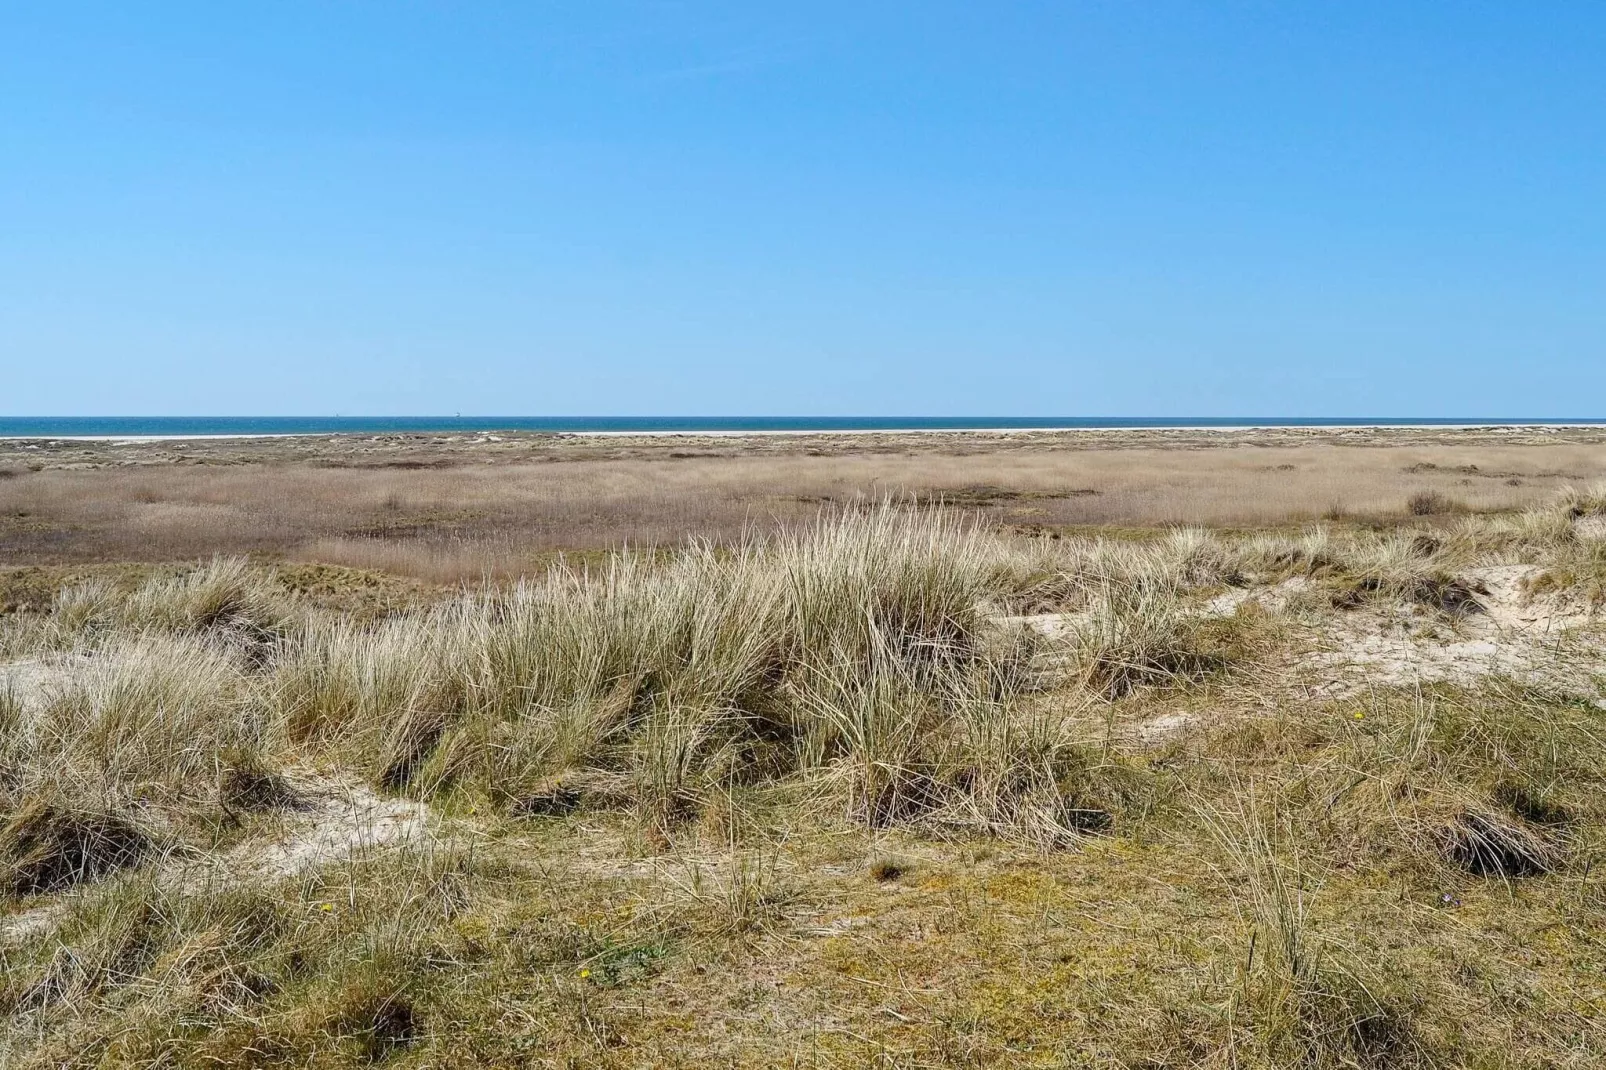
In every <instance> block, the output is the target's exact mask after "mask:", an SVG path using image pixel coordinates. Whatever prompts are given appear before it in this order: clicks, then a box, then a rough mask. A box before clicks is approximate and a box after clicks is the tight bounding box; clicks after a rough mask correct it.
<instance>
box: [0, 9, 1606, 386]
mask: <svg viewBox="0 0 1606 1070" xmlns="http://www.w3.org/2000/svg"><path fill="white" fill-rule="evenodd" d="M0 372H3V374H0V414H10V415H23V414H54V415H105V414H177V415H193V414H262V413H272V414H309V415H312V414H330V413H336V412H340V413H345V414H348V415H352V414H373V415H390V414H403V413H420V414H427V413H443V412H444V413H450V412H462V413H464V414H465V415H467V414H487V415H488V414H494V415H507V414H560V415H573V414H632V415H634V414H642V415H653V414H749V415H751V414H833V415H835V414H894V415H908V414H985V415H1206V416H1210V415H1242V414H1278V415H1435V416H1475V415H1532V416H1602V415H1606V409H1603V406H1602V399H1603V398H1606V5H1600V4H1592V3H1583V2H1575V3H1550V2H1545V0H1534V2H1531V3H1521V4H1514V3H1509V2H1505V3H1485V2H1476V0H1474V2H1460V3H1451V2H1448V0H1446V2H1442V3H1438V2H1434V3H1429V2H1420V0H1419V2H1403V0H1396V2H1393V3H1372V2H1366V0H1348V2H1317V0H1312V2H1298V3H1272V2H1269V0H1267V2H1255V3H1248V2H1244V3H1233V2H1205V0H1193V2H1186V3H1184V2H1166V0H1143V2H1135V0H1134V2H1115V0H1100V2H1084V0H1058V2H1052V3H1050V2H1041V3H1037V2H1018V3H999V4H984V3H976V2H967V3H952V2H942V0H924V2H920V3H864V2H862V0H861V2H856V3H847V2H844V3H806V2H804V3H797V4H791V5H780V4H753V3H724V4H714V3H692V2H685V3H669V2H662V3H647V2H633V3H626V2H612V0H584V2H578V0H577V2H573V3H550V2H539V0H523V2H519V3H490V2H482V3H473V2H464V0H459V2H447V0H435V2H429V0H341V2H334V0H328V2H320V3H308V2H295V0H276V2H274V3H271V4H254V5H247V4H233V3H230V4H219V3H215V2H212V3H199V2H197V3H162V2H154V3H145V4H137V5H136V4H113V3H96V4H90V3H75V2H73V0H52V2H51V3H24V2H20V0H15V2H14V0H0Z"/></svg>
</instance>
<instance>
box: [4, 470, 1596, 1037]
mask: <svg viewBox="0 0 1606 1070" xmlns="http://www.w3.org/2000/svg"><path fill="white" fill-rule="evenodd" d="M1408 511H1409V512H1412V513H1418V514H1424V515H1426V514H1433V515H1431V516H1430V518H1429V519H1428V520H1425V521H1424V520H1414V521H1412V523H1411V524H1409V525H1402V526H1399V527H1388V526H1385V525H1379V526H1377V527H1376V528H1375V529H1368V528H1359V527H1342V528H1341V527H1336V526H1331V525H1320V524H1317V525H1314V526H1312V527H1310V528H1309V529H1307V530H1304V531H1299V532H1272V533H1254V532H1247V533H1243V532H1240V533H1233V534H1225V533H1213V532H1209V531H1204V530H1199V529H1173V530H1163V531H1162V530H1155V531H1150V532H1135V533H1130V537H1121V538H1114V537H1106V538H1098V537H1081V536H1074V535H1073V536H1068V537H1057V533H1049V532H1046V531H1045V532H1043V533H1040V534H1039V535H1038V536H1037V537H1028V536H1024V535H1020V534H1007V533H1001V532H1000V531H998V530H995V529H993V528H989V527H986V526H983V525H982V524H980V523H978V522H977V521H975V520H974V519H965V518H964V517H960V516H952V515H949V514H947V513H945V512H944V511H942V510H940V509H932V508H930V507H926V506H922V507H920V508H905V507H902V506H899V505H898V504H896V503H884V504H881V505H872V506H867V507H863V508H847V509H833V510H831V511H829V512H826V513H822V514H821V515H820V516H819V518H817V519H816V520H815V521H813V522H812V523H807V524H800V525H795V526H788V527H784V528H782V529H781V530H778V531H773V530H766V531H763V532H754V533H752V534H750V535H747V536H745V537H736V538H730V539H724V540H721V541H719V542H718V543H703V542H691V543H687V544H685V545H682V546H679V547H676V548H672V549H663V548H659V549H655V550H653V551H650V552H647V551H643V552H639V553H632V552H617V553H611V554H607V555H590V556H587V557H585V558H582V559H578V560H574V561H566V560H562V559H560V560H558V561H557V562H556V563H555V564H554V565H553V566H552V567H551V568H550V570H548V571H546V572H545V573H543V574H541V575H539V576H536V577H533V578H526V579H523V580H520V581H519V582H517V583H497V584H485V585H480V586H470V587H466V588H463V589H460V590H459V591H457V592H456V593H453V594H451V595H449V596H443V597H441V598H439V599H435V600H429V601H426V602H423V603H419V604H415V605H411V606H407V607H400V608H391V609H387V610H386V611H384V612H380V613H374V614H356V613H349V612H343V611H339V610H337V609H333V608H330V607H329V606H328V605H326V604H323V603H320V602H319V601H318V600H316V599H314V598H310V597H308V596H307V595H306V594H305V593H304V592H301V591H299V590H298V589H297V587H296V586H295V585H294V584H290V583H287V582H286V581H285V574H284V571H283V569H282V568H281V567H280V566H276V565H273V564H271V563H262V562H258V563H252V562H249V561H247V560H245V559H242V558H232V557H229V558H217V559H214V560H212V561H210V562H205V563H200V564H195V565H192V566H188V567H185V568H180V569H169V570H165V571H161V572H153V573H152V574H151V575H150V577H149V578H148V579H146V580H143V581H141V582H136V583H132V584H129V583H124V584H118V583H115V582H112V581H111V580H107V579H100V580H91V581H89V582H84V583H78V584H74V585H70V586H67V587H65V588H63V589H61V590H60V591H59V592H58V593H57V594H56V595H55V596H54V600H53V602H52V603H51V604H50V605H49V607H48V608H44V609H41V610H39V611H33V612H19V613H12V614H9V615H6V616H5V617H3V618H0V622H3V623H0V911H3V912H4V913H0V1016H3V1017H4V1021H5V1028H4V1029H0V1063H3V1064H4V1065H14V1066H38V1067H45V1066H52V1067H54V1066H103V1065H109V1066H123V1065H127V1066H135V1065H137V1066H147V1065H159V1066H220V1065H221V1066H291V1065H294V1066H307V1065H348V1064H363V1063H373V1062H380V1061H383V1062H385V1063H386V1064H387V1065H394V1066H419V1067H422V1066H430V1067H439V1066H524V1065H531V1066H548V1065H550V1066H568V1065H574V1066H582V1065H583V1066H656V1065H680V1066H709V1065H721V1066H867V1065H873V1066H886V1067H917V1066H922V1067H923V1066H974V1065H1007V1066H1108V1067H1160V1066H1199V1067H1222V1068H1226V1067H1288V1066H1300V1067H1396V1066H1404V1067H1436V1066H1477V1067H1529V1066H1532V1067H1541V1066H1543V1067H1551V1066H1577V1067H1586V1066H1597V1065H1600V1064H1601V1063H1602V1061H1603V1060H1606V1008H1603V1007H1602V1002H1601V1001H1602V999H1603V998H1606V992H1603V986H1606V981H1603V980H1602V978H1603V971H1606V926H1603V924H1602V921H1601V918H1602V907H1603V906H1606V890H1603V889H1602V888H1601V887H1600V885H1601V879H1600V877H1599V875H1597V874H1595V873H1594V863H1595V861H1596V860H1598V859H1599V858H1600V857H1601V849H1602V829H1603V827H1606V825H1603V821H1606V801H1603V800H1606V701H1603V699H1602V696H1603V695H1606V664H1603V662H1602V661H1601V657H1600V652H1601V649H1602V647H1601V646H1600V641H1599V638H1598V633H1597V630H1596V625H1595V623H1594V621H1595V615H1596V610H1597V609H1598V607H1599V605H1600V603H1601V602H1602V600H1603V599H1606V498H1603V497H1602V495H1600V494H1595V493H1584V492H1570V493H1568V494H1567V495H1564V496H1563V497H1561V498H1560V499H1558V500H1557V501H1555V502H1553V503H1550V504H1546V505H1544V506H1542V507H1536V508H1534V509H1531V510H1529V511H1525V512H1507V513H1499V514H1476V513H1454V512H1447V511H1445V510H1429V509H1427V508H1426V507H1421V508H1419V507H1418V506H1417V504H1416V503H1413V504H1412V505H1411V507H1410V509H1409V510H1408Z"/></svg>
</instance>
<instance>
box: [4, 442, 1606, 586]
mask: <svg viewBox="0 0 1606 1070" xmlns="http://www.w3.org/2000/svg"><path fill="white" fill-rule="evenodd" d="M1114 441H1115V443H1116V444H1115V445H1113V446H1112V445H1111V444H1110V442H1108V441H1104V440H1099V443H1100V448H1084V446H1083V445H1078V440H1073V439H1061V438H1047V439H1042V440H1037V439H1025V440H1019V441H1017V440H1014V439H998V438H995V437H987V436H952V437H949V438H947V439H944V440H941V441H935V442H933V441H930V440H928V439H926V438H922V439H919V440H911V441H908V442H904V441H903V440H901V439H899V438H898V437H897V436H891V437H886V438H878V439H859V440H855V439H852V438H846V439H839V440H834V441H832V442H830V443H825V444H823V445H822V443H820V442H818V441H816V440H814V439H804V440H798V441H796V442H790V441H788V440H784V439H783V440H780V441H772V442H766V443H763V444H762V445H761V446H751V447H750V446H748V445H747V444H736V445H733V444H731V443H728V442H724V441H721V440H708V441H705V442H704V443H700V444H688V443H687V442H685V441H677V440H666V441H663V442H660V443H657V444H653V443H647V444H640V443H637V444H635V445H632V446H630V447H629V448H625V447H618V448H608V447H605V446H603V445H598V444H595V443H590V444H580V445H572V446H571V445H567V444H560V445H550V444H546V445H537V446H530V447H529V448H527V449H524V450H523V451H522V452H519V451H503V452H498V453H485V454H483V455H481V454H473V453H468V452H463V450H462V448H461V447H460V446H459V447H452V448H455V449H457V452H452V451H451V448H449V445H450V444H448V445H441V444H439V443H431V442H429V441H423V442H419V443H413V444H406V443H404V444H403V445H401V446H397V447H395V448H394V449H392V450H391V451H390V452H388V453H386V454H384V455H383V456H381V457H379V458H377V459H375V458H371V457H368V456H367V455H361V456H359V457H358V458H356V459H355V460H354V459H353V458H351V457H348V456H346V455H345V454H342V453H339V452H338V451H339V450H340V449H345V448H350V447H345V446H340V445H339V444H336V445H330V446H327V447H325V448H322V450H320V448H319V447H317V446H316V445H313V444H304V445H296V446H291V445H280V446H271V445H260V446H255V447H250V448H249V449H248V448H247V447H239V449H240V450H242V451H244V452H241V453H240V454H239V455H238V456H236V455H233V454H229V455H227V456H225V457H221V458H219V460H220V461H225V460H226V461H227V462H228V463H216V464H212V463H208V464H194V463H184V464H179V463H176V461H175V459H174V457H173V456H171V454H172V450H171V449H170V448H168V447H165V446H162V445H161V444H149V445H147V446H142V447H120V448H119V449H120V450H122V451H124V452H122V453H116V454H108V453H106V452H105V450H103V451H102V452H101V453H96V452H94V451H93V450H92V449H90V448H89V447H84V448H83V449H82V450H79V451H78V452H68V453H62V454H61V455H60V456H57V457H56V458H55V461H54V462H51V461H50V458H48V457H47V458H46V461H45V462H34V467H37V468H39V470H38V471H26V470H22V469H15V470H17V471H20V472H21V474H19V475H17V476H16V477H15V478H11V479H6V480H3V481H0V563H6V564H30V565H32V564H56V563H79V562H93V561H133V560H138V561H154V560H177V559H186V558H191V559H192V558H196V557H205V556H210V555H212V554H216V553H231V554H233V553H255V554H268V555H275V556H281V557H286V558H290V559H296V560H307V561H320V562H326V563H330V564H343V565H352V566H357V567H366V568H379V569H385V570H388V571H393V572H397V573H401V574H405V575H410V576H415V577H418V578H423V579H427V580H430V581H433V582H446V583H451V582H458V581H462V580H477V579H479V578H481V577H483V576H485V575H492V576H499V577H502V576H515V575H521V574H528V573H530V572H532V571H539V570H540V569H542V568H543V567H544V566H545V565H546V564H547V563H548V562H549V559H550V556H551V554H552V553H553V552H554V551H559V550H568V551H573V550H591V549H599V548H608V547H617V546H620V545H624V544H630V545H637V546H641V545H661V544H673V543H676V542H678V541H680V540H681V539H683V538H684V537H686V536H688V535H693V536H699V537H707V538H713V539H716V540H729V539H732V538H734V537H735V536H737V535H738V534H739V533H740V532H742V531H743V530H744V529H747V528H750V527H760V528H765V527H770V526H774V525H778V524H788V523H793V522H796V521H799V520H801V519H804V518H807V517H809V516H812V515H813V514H814V513H815V512H816V511H817V510H818V509H819V508H820V507H821V506H822V505H823V506H826V507H838V508H853V507H856V506H858V505H862V504H863V503H866V502H873V501H876V500H880V499H882V498H885V497H889V496H891V497H899V496H911V497H916V498H920V499H923V500H927V501H934V500H942V501H944V502H946V503H947V504H948V505H949V506H950V507H952V508H957V509H962V510H965V511H968V512H973V513H976V514H978V515H980V516H982V517H984V518H985V519H987V520H988V521H990V522H997V523H1001V524H1008V525H1019V526H1041V527H1043V528H1046V529H1061V528H1066V527H1079V526H1086V525H1116V526H1151V525H1161V524H1174V523H1188V524H1206V525H1276V524H1284V523H1290V522H1293V523H1297V522H1302V521H1307V520H1311V519H1314V518H1317V517H1320V516H1322V515H1324V514H1332V515H1335V516H1344V517H1351V518H1354V517H1360V518H1366V517H1373V516H1375V517H1385V518H1386V517H1403V516H1406V515H1407V514H1408V513H1409V512H1411V511H1415V510H1417V509H1419V508H1420V503H1422V502H1429V501H1432V502H1438V501H1445V500H1453V501H1454V502H1456V503H1458V506H1459V507H1464V508H1466V509H1469V510H1474V511H1487V510H1499V509H1509V508H1516V507H1521V506H1525V505H1529V504H1532V503H1534V502H1536V501H1539V500H1542V499H1544V498H1547V497H1549V496H1550V495H1552V494H1553V493H1554V491H1555V490H1556V489H1557V488H1558V487H1560V486H1561V485H1563V484H1564V483H1586V482H1589V481H1591V480H1593V479H1596V478H1601V477H1606V446H1603V445H1601V444H1599V443H1596V442H1594V441H1593V440H1592V439H1591V440H1588V441H1582V440H1581V441H1576V442H1574V441H1561V442H1556V443H1554V444H1532V443H1525V444H1506V443H1503V442H1499V441H1491V440H1488V439H1486V438H1477V437H1472V438H1469V439H1468V440H1466V441H1465V442H1461V441H1459V440H1454V439H1450V440H1448V441H1446V440H1444V436H1443V435H1442V434H1440V435H1437V436H1429V435H1426V434H1424V435H1422V436H1420V438H1419V439H1413V438H1411V437H1409V436H1406V437H1401V438H1396V439H1390V440H1389V444H1387V445H1350V444H1347V440H1345V439H1343V438H1342V437H1339V436H1329V437H1327V438H1325V439H1324V438H1320V437H1316V438H1312V439H1311V440H1310V441H1309V442H1306V443H1304V444H1297V445H1275V446H1267V445H1260V444H1257V443H1258V440H1255V441H1246V440H1239V439H1233V438H1230V437H1223V438H1218V439H1215V440H1207V441H1215V442H1216V443H1217V444H1216V445H1214V446H1210V445H1201V444H1200V442H1199V441H1198V440H1197V439H1195V438H1186V437H1179V438H1178V440H1177V441H1178V448H1169V447H1168V446H1167V445H1166V444H1165V440H1163V439H1160V440H1155V439H1153V437H1152V436H1150V437H1148V438H1143V439H1141V440H1140V441H1142V442H1144V443H1145V444H1144V445H1139V446H1122V445H1120V441H1121V440H1114ZM1154 441H1159V442H1160V443H1161V444H1160V445H1159V446H1156V445H1154V444H1153V442H1154ZM504 445H505V444H504ZM1181 445H1186V446H1187V447H1188V448H1180V446H1181ZM200 448H201V447H197V449H198V450H199V449H200ZM207 448H211V449H214V450H221V449H224V447H222V446H213V447H207ZM105 449H110V447H106V448H105ZM3 450H4V445H3V444H0V452H3ZM140 450H146V451H148V452H147V453H141V452H139V451H140ZM164 450H165V451H166V452H165V453H164V452H162V451H164ZM130 451H132V452H130ZM80 454H81V455H82V459H69V458H80ZM30 456H43V455H30ZM130 458H137V459H142V460H143V461H146V462H151V463H127V462H129V460H130ZM179 459H182V455H181V456H180V458H179ZM46 462H50V463H46ZM67 465H73V466H76V467H66V466H67ZM96 465H103V466H102V467H95V466H96ZM1413 496H1417V498H1416V501H1417V502H1418V503H1419V504H1418V505H1411V504H1410V502H1411V501H1412V499H1413Z"/></svg>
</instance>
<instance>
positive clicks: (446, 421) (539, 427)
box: [0, 416, 1606, 438]
mask: <svg viewBox="0 0 1606 1070" xmlns="http://www.w3.org/2000/svg"><path fill="white" fill-rule="evenodd" d="M1602 423H1606V419H1602V418H1600V417H1580V418H1576V419H1559V418H1541V419H1520V418H1510V417H1505V418H1459V417H1445V418H1439V417H1411V416H1406V417H1287V416H1229V417H1218V416H1165V417H1152V416H0V438H17V437H23V436H28V437H47V438H51V437H58V438H70V437H74V436H125V435H126V436H131V437H132V436H138V435H187V436H191V435H192V436H201V435H380V434H409V433H412V434H428V433H446V432H453V431H459V432H463V431H467V432H475V431H544V432H556V433H562V432H568V433H574V432H586V431H654V432H672V431H684V432H697V431H727V432H730V431H955V430H965V429H993V428H1008V429H1015V430H1031V429H1034V428H1036V429H1045V428H1101V427H1102V428H1157V427H1349V426H1363V427H1364V426H1384V425H1408V426H1420V427H1447V426H1461V425H1475V426H1483V425H1497V424H1602Z"/></svg>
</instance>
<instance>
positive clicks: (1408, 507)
mask: <svg viewBox="0 0 1606 1070" xmlns="http://www.w3.org/2000/svg"><path fill="white" fill-rule="evenodd" d="M1465 508H1466V507H1465V506H1463V505H1461V503H1459V502H1457V501H1456V500H1455V499H1453V498H1451V497H1450V496H1448V495H1446V494H1441V493H1440V492H1438V491H1436V490H1419V491H1417V492H1416V493H1415V494H1413V495H1411V496H1410V497H1409V498H1407V499H1406V500H1405V511H1406V512H1407V513H1410V514H1411V515H1412V516H1441V515H1443V514H1445V513H1458V512H1463V511H1464V510H1465Z"/></svg>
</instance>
